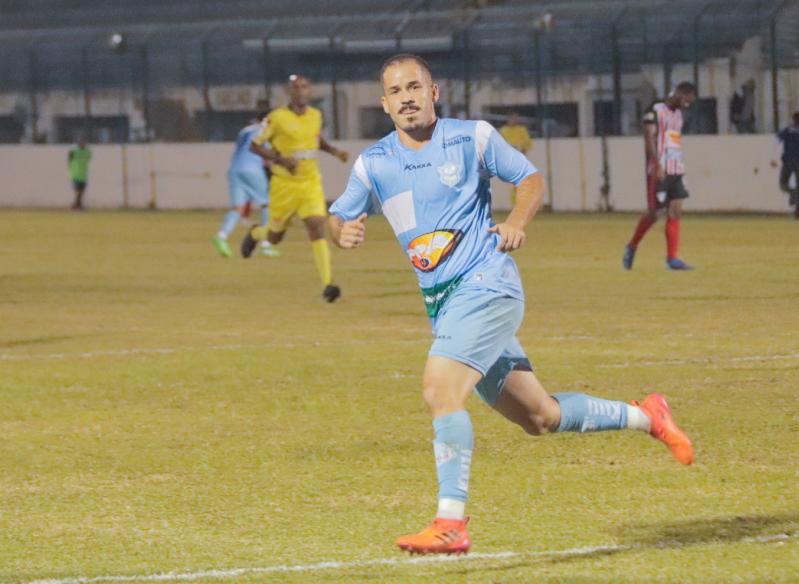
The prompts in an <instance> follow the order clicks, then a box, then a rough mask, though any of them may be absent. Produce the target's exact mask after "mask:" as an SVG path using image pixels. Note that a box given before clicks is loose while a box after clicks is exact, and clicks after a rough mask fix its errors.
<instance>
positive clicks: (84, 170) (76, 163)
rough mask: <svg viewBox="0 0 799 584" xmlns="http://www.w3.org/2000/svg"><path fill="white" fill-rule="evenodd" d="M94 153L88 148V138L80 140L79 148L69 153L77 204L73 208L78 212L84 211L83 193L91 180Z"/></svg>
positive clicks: (70, 173)
mask: <svg viewBox="0 0 799 584" xmlns="http://www.w3.org/2000/svg"><path fill="white" fill-rule="evenodd" d="M91 159H92V151H91V150H89V148H88V147H87V146H86V138H80V140H78V144H77V146H75V147H74V148H72V149H71V150H70V151H69V158H68V162H67V165H68V166H69V178H70V179H71V180H72V188H73V189H75V202H74V203H72V208H73V209H74V210H76V211H80V210H82V209H83V193H84V192H86V183H87V182H88V180H89V161H90V160H91Z"/></svg>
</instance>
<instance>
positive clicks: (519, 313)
mask: <svg viewBox="0 0 799 584" xmlns="http://www.w3.org/2000/svg"><path fill="white" fill-rule="evenodd" d="M523 318H524V302H523V301H521V300H518V299H517V298H511V297H509V296H505V295H503V294H501V293H499V292H494V291H491V290H484V289H474V288H458V289H456V290H455V292H453V294H452V296H450V297H449V298H448V299H447V301H446V303H445V304H444V307H443V308H442V310H441V312H439V313H438V316H437V317H436V319H435V321H434V322H433V336H434V337H435V340H434V341H433V346H432V347H430V353H429V354H430V355H438V356H440V357H448V358H449V359H453V360H455V361H459V362H461V363H464V364H466V365H468V366H469V367H471V368H473V369H476V370H477V371H479V372H480V373H481V374H482V375H483V378H482V379H481V380H480V382H479V383H478V384H477V387H475V389H476V390H477V393H478V395H479V396H480V397H481V398H482V399H483V401H485V402H486V403H487V404H488V405H490V406H493V405H494V404H495V403H496V402H497V399H498V398H499V394H500V393H501V392H502V388H503V386H504V385H505V379H506V378H507V377H508V374H509V373H510V372H511V371H513V370H514V369H523V370H527V371H532V370H533V367H532V364H531V363H530V360H529V359H528V358H527V355H526V354H525V353H524V349H522V346H521V345H520V344H519V340H518V339H517V338H516V331H517V330H518V328H519V326H520V325H521V324H522V319H523Z"/></svg>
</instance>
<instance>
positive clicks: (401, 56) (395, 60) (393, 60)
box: [377, 53, 433, 83]
mask: <svg viewBox="0 0 799 584" xmlns="http://www.w3.org/2000/svg"><path fill="white" fill-rule="evenodd" d="M405 61H413V62H414V63H416V64H417V65H419V66H420V67H421V68H422V69H424V70H425V71H426V72H427V74H428V75H429V76H430V79H432V78H433V72H432V71H431V70H430V65H429V64H428V63H427V61H425V60H424V59H422V58H421V57H420V56H419V55H414V54H413V53H398V54H396V55H393V56H391V57H389V58H388V59H386V60H385V61H383V65H382V66H381V67H380V73H379V74H378V76H377V80H378V81H380V83H383V74H385V72H386V69H388V68H389V67H391V66H392V65H399V64H400V63H404V62H405Z"/></svg>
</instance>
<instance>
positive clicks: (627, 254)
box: [622, 172, 658, 270]
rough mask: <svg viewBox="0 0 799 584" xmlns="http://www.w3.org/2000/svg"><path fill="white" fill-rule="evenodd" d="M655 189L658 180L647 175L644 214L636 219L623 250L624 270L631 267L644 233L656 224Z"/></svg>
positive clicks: (656, 203) (652, 175)
mask: <svg viewBox="0 0 799 584" xmlns="http://www.w3.org/2000/svg"><path fill="white" fill-rule="evenodd" d="M657 189H658V180H657V176H656V175H655V174H653V173H651V172H650V173H648V174H647V177H646V209H647V210H646V213H644V214H643V215H641V217H640V218H639V219H638V224H637V225H636V226H635V231H634V232H633V236H632V238H631V239H630V241H629V242H628V243H627V246H626V247H625V249H624V258H623V259H622V265H623V266H624V268H625V269H627V270H630V269H632V267H633V261H634V260H635V252H636V250H637V249H638V244H639V243H641V240H642V239H643V238H644V235H646V232H647V231H649V229H650V228H651V227H652V226H653V225H654V224H655V223H656V222H657V220H658V216H657V210H658V201H657Z"/></svg>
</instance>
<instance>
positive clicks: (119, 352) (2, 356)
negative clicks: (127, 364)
mask: <svg viewBox="0 0 799 584" xmlns="http://www.w3.org/2000/svg"><path fill="white" fill-rule="evenodd" d="M422 340H424V341H426V339H422ZM392 342H393V343H416V342H420V340H417V339H398V340H396V341H392ZM372 344H374V341H372V340H368V339H364V340H362V341H353V340H349V341H309V342H300V343H298V342H280V343H251V344H249V343H248V344H245V343H239V344H234V345H184V346H177V347H152V348H141V347H132V348H130V349H107V350H100V351H83V352H80V353H31V354H26V355H15V354H12V353H0V361H59V360H66V359H94V358H95V357H132V356H136V355H172V354H174V353H185V352H190V351H208V350H211V351H239V350H242V349H250V350H251V349H297V348H302V347H307V348H313V347H344V346H346V347H349V346H352V345H372Z"/></svg>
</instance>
